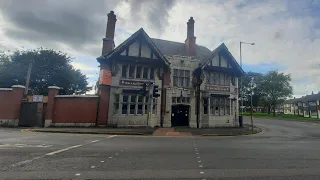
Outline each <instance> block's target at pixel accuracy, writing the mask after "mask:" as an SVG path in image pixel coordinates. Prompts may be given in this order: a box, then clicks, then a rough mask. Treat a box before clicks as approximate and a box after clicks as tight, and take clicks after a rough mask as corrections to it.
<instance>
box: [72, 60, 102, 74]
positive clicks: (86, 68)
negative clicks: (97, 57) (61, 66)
mask: <svg viewBox="0 0 320 180" xmlns="http://www.w3.org/2000/svg"><path fill="white" fill-rule="evenodd" d="M71 64H72V66H73V67H74V68H76V69H80V70H81V71H85V72H86V71H98V67H92V66H88V64H83V63H78V62H72V63H71Z"/></svg>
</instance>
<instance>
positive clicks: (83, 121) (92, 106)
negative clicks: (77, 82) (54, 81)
mask: <svg viewBox="0 0 320 180" xmlns="http://www.w3.org/2000/svg"><path fill="white" fill-rule="evenodd" d="M97 107H98V96H82V95H76V96H74V95H65V96H63V95H57V96H55V98H54V105H53V118H52V124H51V126H79V127H80V126H94V125H96V120H97Z"/></svg>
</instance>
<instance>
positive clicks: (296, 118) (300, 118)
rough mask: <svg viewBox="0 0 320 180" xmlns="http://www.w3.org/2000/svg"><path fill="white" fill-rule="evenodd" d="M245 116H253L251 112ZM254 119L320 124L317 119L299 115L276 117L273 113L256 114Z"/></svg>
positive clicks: (319, 120)
mask: <svg viewBox="0 0 320 180" xmlns="http://www.w3.org/2000/svg"><path fill="white" fill-rule="evenodd" d="M243 115H244V116H250V115H251V114H250V113H249V112H244V113H243ZM252 115H253V117H264V118H274V119H285V120H293V121H294V120H299V121H301V120H302V121H312V122H320V119H317V118H308V117H303V116H298V115H292V114H276V116H273V113H271V114H268V113H260V112H256V113H253V114H252Z"/></svg>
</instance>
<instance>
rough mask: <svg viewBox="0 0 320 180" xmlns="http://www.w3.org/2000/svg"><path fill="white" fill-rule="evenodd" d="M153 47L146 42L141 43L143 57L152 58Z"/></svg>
mask: <svg viewBox="0 0 320 180" xmlns="http://www.w3.org/2000/svg"><path fill="white" fill-rule="evenodd" d="M150 56H151V49H150V48H149V47H148V45H147V44H146V43H142V45H141V57H145V58H150Z"/></svg>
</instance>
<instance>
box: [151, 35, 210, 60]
mask: <svg viewBox="0 0 320 180" xmlns="http://www.w3.org/2000/svg"><path fill="white" fill-rule="evenodd" d="M151 39H152V41H153V42H154V44H155V45H156V46H157V47H158V48H159V49H160V51H161V52H162V53H163V54H164V55H167V56H170V55H181V56H188V52H187V50H186V48H185V47H186V46H185V43H181V42H174V41H168V40H163V39H155V38H151ZM196 48H197V49H196V57H197V58H199V59H200V60H202V59H205V58H207V57H208V56H210V54H211V51H210V50H209V49H208V48H206V47H204V46H199V45H197V46H196Z"/></svg>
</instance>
